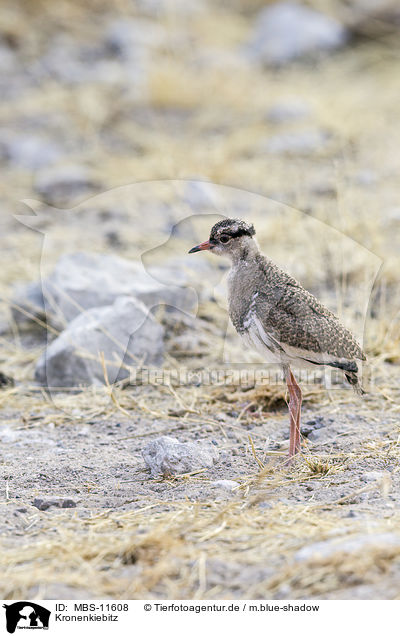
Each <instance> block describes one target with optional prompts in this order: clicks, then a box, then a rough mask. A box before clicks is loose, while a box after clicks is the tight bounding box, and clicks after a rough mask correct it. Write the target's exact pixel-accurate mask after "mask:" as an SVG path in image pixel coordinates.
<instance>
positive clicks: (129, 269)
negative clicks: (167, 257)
mask: <svg viewBox="0 0 400 636" xmlns="http://www.w3.org/2000/svg"><path fill="white" fill-rule="evenodd" d="M172 270H173V268H171V271H170V272H169V276H168V267H165V268H164V267H154V268H152V269H151V271H152V274H153V275H150V274H148V273H147V272H146V271H145V270H144V268H143V266H142V264H141V263H137V262H134V261H128V260H126V259H123V258H119V257H117V256H112V255H108V254H106V255H101V254H91V253H86V252H78V253H74V254H67V255H66V256H62V257H61V258H60V260H59V261H58V263H57V265H56V266H55V268H54V271H53V272H52V274H51V275H50V276H49V277H48V278H47V279H45V280H44V281H43V284H42V286H40V284H37V283H33V284H32V283H31V284H29V285H26V286H23V287H21V286H19V287H17V288H16V290H15V293H14V297H13V299H12V302H13V303H14V304H16V305H19V306H21V307H22V308H23V309H26V310H27V311H29V312H30V313H32V314H33V315H34V316H35V317H38V318H41V319H43V318H44V314H47V319H48V320H49V321H50V322H51V323H52V324H53V325H56V326H60V325H65V324H66V323H68V322H70V321H71V320H72V319H74V318H75V317H76V316H78V315H79V314H80V313H81V312H82V311H83V310H86V309H92V308H94V307H104V306H107V305H112V304H113V303H114V302H115V300H116V299H117V298H118V297H119V296H125V295H129V296H133V297H135V298H137V299H138V300H140V301H142V302H143V303H144V304H145V305H146V306H147V307H149V308H151V307H153V306H155V305H159V304H164V303H165V304H167V305H170V306H172V307H174V308H178V309H180V310H182V311H191V310H193V309H194V307H195V305H196V301H197V298H196V293H195V291H194V290H193V289H189V288H187V287H178V286H176V285H175V284H174V283H173V282H171V281H174V280H175V281H176V280H178V282H180V283H181V282H182V283H183V282H184V281H185V278H184V277H183V274H182V269H180V270H179V272H176V274H175V278H174V274H173V271H172ZM159 276H160V277H161V276H162V277H163V278H165V277H167V278H169V281H170V284H163V283H162V282H160V281H159V280H158V277H159ZM43 295H44V298H45V302H44V301H43ZM44 306H45V307H46V310H47V311H46V312H45V311H44ZM13 316H14V318H15V320H16V321H17V322H18V323H19V324H22V323H27V322H28V323H29V322H34V321H33V320H32V319H31V318H28V317H26V316H25V314H23V313H21V312H19V311H17V310H16V309H14V310H13Z"/></svg>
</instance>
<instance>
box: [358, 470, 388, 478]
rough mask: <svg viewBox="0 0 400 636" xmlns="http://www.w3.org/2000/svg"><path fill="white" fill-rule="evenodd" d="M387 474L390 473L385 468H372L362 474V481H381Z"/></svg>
mask: <svg viewBox="0 0 400 636" xmlns="http://www.w3.org/2000/svg"><path fill="white" fill-rule="evenodd" d="M386 475H389V473H388V472H386V471H384V470H371V471H369V472H367V473H364V474H363V475H362V477H361V481H381V480H382V479H383V478H384V477H385V476H386Z"/></svg>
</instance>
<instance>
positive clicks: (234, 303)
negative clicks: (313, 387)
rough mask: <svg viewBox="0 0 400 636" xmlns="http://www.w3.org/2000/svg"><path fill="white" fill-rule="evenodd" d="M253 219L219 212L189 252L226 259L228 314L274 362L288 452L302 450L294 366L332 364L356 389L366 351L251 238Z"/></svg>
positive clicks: (246, 337)
mask: <svg viewBox="0 0 400 636" xmlns="http://www.w3.org/2000/svg"><path fill="white" fill-rule="evenodd" d="M254 235H255V229H254V225H253V224H251V223H247V222H246V221H243V220H241V219H232V218H224V219H222V220H221V221H218V223H216V224H215V225H214V226H213V227H212V228H211V231H210V236H209V239H208V240H207V241H204V243H200V244H199V245H196V246H195V247H192V249H191V250H189V254H193V253H194V252H200V251H204V250H210V251H211V252H212V253H213V254H217V255H218V256H225V257H228V258H230V260H231V268H230V271H229V275H228V307H229V317H230V319H231V321H232V323H233V326H234V327H235V329H236V331H237V332H238V334H239V336H241V338H242V339H243V341H244V343H245V345H247V346H248V347H250V348H253V349H255V350H256V351H257V352H258V353H259V354H261V356H262V357H263V358H264V359H265V360H266V362H268V363H275V364H279V365H280V366H281V368H282V370H283V374H284V377H285V380H286V384H287V388H288V393H289V402H288V410H289V421H290V439H289V458H288V462H289V463H292V461H293V460H294V458H295V456H296V455H297V454H298V453H300V452H301V434H300V418H301V404H302V392H301V388H300V386H299V384H298V383H297V381H296V378H295V376H294V374H293V372H292V366H294V367H296V368H297V367H304V366H305V367H308V368H310V367H311V368H314V369H315V368H317V367H321V366H328V367H334V368H335V369H340V370H341V371H343V373H344V377H345V379H346V380H347V382H348V383H349V384H350V385H351V386H352V387H353V389H354V390H355V391H356V392H357V393H358V394H360V395H361V394H363V393H364V390H363V388H362V386H361V384H360V378H359V372H360V365H361V364H362V362H363V361H365V360H366V356H365V354H364V352H363V350H362V349H361V347H360V345H359V344H358V342H357V341H356V339H355V338H354V336H353V334H352V333H351V332H350V331H349V330H348V329H347V328H346V327H344V325H342V324H341V323H340V321H339V319H338V318H337V317H336V316H335V315H334V314H333V313H332V312H331V311H330V310H329V309H327V307H325V306H324V305H323V304H322V303H320V302H319V301H318V300H317V298H316V297H315V296H313V295H312V294H311V293H310V292H309V291H307V290H306V289H305V288H304V287H303V286H302V285H301V284H300V283H299V282H298V281H297V280H296V279H295V278H293V277H292V276H290V274H288V273H286V272H285V271H284V270H282V269H281V268H280V267H278V266H277V265H276V264H275V263H274V262H273V261H272V260H271V259H269V258H268V257H267V256H264V255H263V254H262V253H261V252H260V249H259V246H258V243H257V241H256V239H255V238H254Z"/></svg>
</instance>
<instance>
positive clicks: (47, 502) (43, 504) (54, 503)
mask: <svg viewBox="0 0 400 636" xmlns="http://www.w3.org/2000/svg"><path fill="white" fill-rule="evenodd" d="M33 505H34V506H35V508H38V510H48V509H49V508H51V507H54V508H76V501H74V500H73V499H68V498H64V497H52V498H49V499H42V498H41V497H36V498H35V499H34V500H33Z"/></svg>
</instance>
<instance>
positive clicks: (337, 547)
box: [294, 532, 400, 562]
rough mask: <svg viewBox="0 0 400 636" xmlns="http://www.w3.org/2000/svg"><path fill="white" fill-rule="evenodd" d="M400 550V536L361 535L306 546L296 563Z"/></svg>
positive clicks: (386, 534)
mask: <svg viewBox="0 0 400 636" xmlns="http://www.w3.org/2000/svg"><path fill="white" fill-rule="evenodd" d="M394 548H397V549H399V548H400V536H399V535H397V534H394V533H393V532H387V533H382V534H367V535H359V536H355V537H352V538H345V539H344V538H343V537H341V538H340V539H337V538H335V539H328V540H327V541H319V542H317V543H311V544H310V545H307V546H304V547H303V548H301V549H300V550H298V552H296V554H295V556H294V558H295V561H300V562H302V561H329V560H330V559H332V558H337V557H338V556H339V555H349V554H356V553H358V552H363V551H369V550H371V551H377V552H378V551H386V550H392V549H394Z"/></svg>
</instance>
